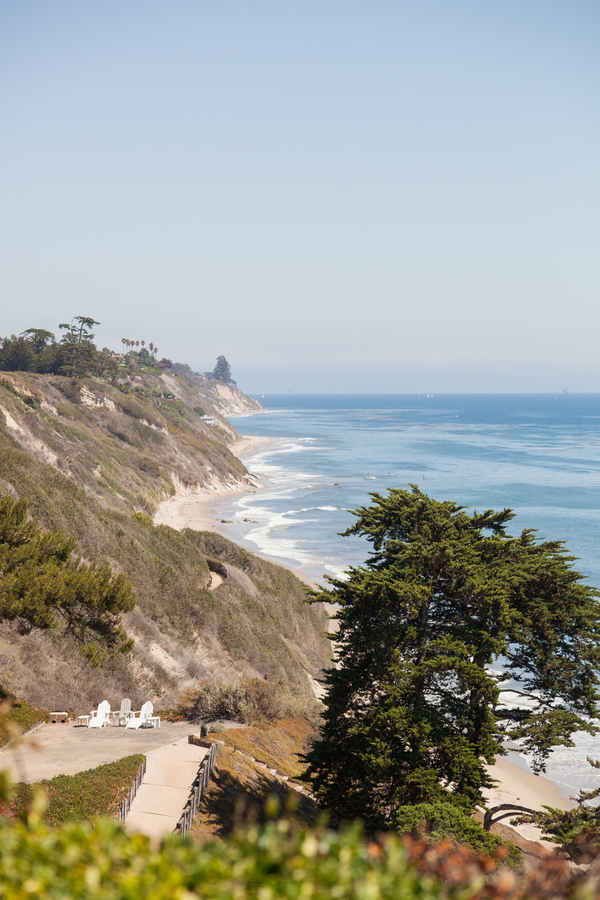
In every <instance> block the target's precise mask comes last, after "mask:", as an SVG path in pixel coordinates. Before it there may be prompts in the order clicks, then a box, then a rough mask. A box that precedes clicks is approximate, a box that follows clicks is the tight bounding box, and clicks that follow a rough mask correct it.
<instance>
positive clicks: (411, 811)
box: [396, 802, 523, 868]
mask: <svg viewBox="0 0 600 900" xmlns="http://www.w3.org/2000/svg"><path fill="white" fill-rule="evenodd" d="M396 828H397V830H398V833H399V834H412V835H413V836H414V837H417V838H422V837H424V838H426V839H427V840H428V841H430V842H431V843H434V844H437V843H439V842H440V841H443V840H449V841H451V842H452V843H453V844H454V845H455V846H457V845H459V844H467V845H468V846H469V847H470V848H471V850H473V851H474V852H475V853H485V854H487V855H488V856H495V855H496V853H497V851H498V849H499V848H500V847H504V848H505V849H506V851H507V853H508V856H507V861H508V864H509V865H510V866H513V867H516V868H520V867H521V866H522V861H523V856H522V854H521V851H520V850H519V849H518V847H515V846H514V844H511V843H509V842H508V841H503V840H502V838H499V837H498V836H497V835H495V834H491V833H490V832H489V831H484V830H483V828H482V827H481V825H479V824H478V823H477V822H476V821H475V820H474V819H472V818H471V816H469V815H467V814H466V813H464V812H462V810H460V809H459V808H458V807H457V806H454V805H453V804H451V803H439V802H438V803H417V804H415V805H413V806H401V807H400V808H399V809H398V812H397V815H396Z"/></svg>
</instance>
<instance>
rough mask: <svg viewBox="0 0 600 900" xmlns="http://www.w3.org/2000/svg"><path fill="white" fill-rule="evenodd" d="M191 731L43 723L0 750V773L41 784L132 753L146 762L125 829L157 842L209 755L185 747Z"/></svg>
mask: <svg viewBox="0 0 600 900" xmlns="http://www.w3.org/2000/svg"><path fill="white" fill-rule="evenodd" d="M192 732H197V729H196V728H194V727H193V726H191V725H189V723H187V722H164V723H163V724H162V727H161V728H138V729H136V730H134V729H126V728H123V727H118V726H116V725H113V726H110V725H107V726H106V727H105V728H85V727H81V726H77V725H74V724H73V723H71V722H66V723H64V724H58V723H57V724H54V725H52V724H45V725H42V726H40V727H39V728H36V729H34V730H33V731H31V732H29V733H28V734H26V735H25V736H24V737H23V738H21V740H19V741H18V742H17V743H16V744H11V745H9V746H7V747H4V748H3V749H2V750H0V769H8V770H9V772H10V775H11V777H12V779H13V781H25V782H29V783H31V782H33V781H42V779H44V778H54V776H55V775H76V774H77V773H78V772H83V771H85V770H86V769H95V768H96V767H97V766H101V765H103V764H104V763H110V762H115V761H116V760H117V759H122V758H123V757H124V756H130V755H131V754H132V753H143V754H144V756H145V757H146V759H147V763H146V775H145V776H144V781H143V783H142V786H141V788H140V790H139V791H138V794H137V797H136V798H135V799H134V801H133V803H132V805H131V811H130V813H129V816H128V817H127V821H126V823H125V827H126V829H127V831H128V832H130V833H132V832H141V833H142V834H146V835H148V837H149V838H150V839H151V840H152V842H153V843H155V844H157V843H158V842H159V840H160V838H161V837H162V836H163V835H164V834H167V833H168V832H170V831H173V830H174V828H175V826H176V825H177V822H178V821H179V818H180V816H181V813H182V812H183V808H184V806H185V804H186V803H187V799H188V797H189V794H190V789H191V786H192V782H193V780H194V778H195V777H196V775H197V773H198V767H199V766H200V763H201V762H202V760H203V758H204V757H205V756H206V754H207V753H208V752H209V751H208V750H206V749H205V748H204V747H196V746H195V745H194V744H189V743H188V735H189V734H190V733H192Z"/></svg>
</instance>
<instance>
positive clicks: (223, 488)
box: [154, 437, 575, 850]
mask: <svg viewBox="0 0 600 900" xmlns="http://www.w3.org/2000/svg"><path fill="white" fill-rule="evenodd" d="M272 442H273V439H272V438H263V437H243V438H241V440H239V441H236V443H234V444H231V445H230V448H229V449H230V450H231V452H232V453H233V454H234V455H235V456H237V457H238V458H240V459H241V458H243V457H244V456H249V455H251V454H252V453H254V452H256V450H257V449H258V448H259V447H261V446H264V445H265V444H269V443H272ZM260 487H261V483H260V481H259V480H258V479H256V478H255V479H253V480H252V481H251V482H249V483H248V484H242V483H236V484H232V485H215V486H214V487H209V488H202V489H197V490H196V491H193V492H191V491H188V492H187V493H186V492H185V491H184V490H182V491H180V492H178V494H177V495H176V496H174V497H171V498H169V499H168V500H165V501H164V502H163V503H161V504H160V506H159V508H158V510H157V512H156V514H155V516H154V521H155V522H156V523H157V524H161V525H170V526H171V527H172V528H175V529H177V530H181V529H182V528H194V529H196V530H198V531H219V530H220V529H219V525H220V524H221V521H220V517H219V516H218V514H217V507H218V505H219V503H220V502H221V501H223V500H228V499H230V498H231V497H234V496H235V495H236V494H243V493H246V492H248V491H256V490H260ZM288 568H289V567H288ZM292 571H293V572H294V574H295V575H297V576H298V577H299V578H300V579H301V580H302V581H304V582H305V583H306V584H309V585H310V586H311V587H314V586H315V585H314V583H313V582H311V580H310V578H309V577H308V576H307V575H305V574H304V573H302V572H299V571H297V570H292ZM489 768H490V772H491V775H492V777H493V778H495V779H496V780H497V781H498V784H497V785H496V787H494V788H492V789H490V790H487V791H484V795H485V797H486V800H487V802H488V806H489V807H494V806H500V805H503V804H508V803H514V804H516V805H518V806H524V807H529V808H531V809H541V808H542V806H551V807H555V808H557V809H571V808H572V807H573V806H574V805H575V803H574V802H573V800H569V799H567V798H566V797H565V796H564V795H563V794H561V792H560V790H559V789H558V787H557V786H556V785H555V784H554V783H553V782H552V781H550V780H549V779H547V778H544V777H543V776H538V775H534V774H533V773H532V772H531V771H528V770H527V769H525V768H523V767H522V766H521V765H517V764H516V763H515V762H511V761H510V756H509V758H507V757H498V758H497V760H496V764H495V765H494V766H491V767H489ZM515 815H517V813H515ZM502 824H504V825H509V824H510V818H507V819H503V820H502ZM516 830H517V831H518V832H519V834H521V835H522V836H523V837H524V838H526V839H527V840H530V841H540V840H541V839H542V835H541V832H540V830H539V829H538V828H536V827H535V826H534V825H519V826H518V828H517V829H516ZM544 846H546V847H548V849H549V850H551V849H552V848H553V847H554V845H553V844H550V843H544Z"/></svg>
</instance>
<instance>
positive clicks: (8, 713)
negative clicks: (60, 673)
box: [0, 687, 48, 747]
mask: <svg viewBox="0 0 600 900" xmlns="http://www.w3.org/2000/svg"><path fill="white" fill-rule="evenodd" d="M47 721H48V713H47V712H46V711H45V710H43V709H37V707H35V706H32V705H31V704H30V703H26V702H25V700H18V699H17V698H16V697H15V695H14V694H12V693H11V692H10V691H5V690H4V689H3V688H2V687H0V747H4V745H5V744H8V742H9V741H10V740H12V738H13V737H14V735H15V731H18V732H20V733H21V734H23V733H24V732H26V731H29V729H30V728H33V727H34V726H35V725H39V723H40V722H47ZM11 726H13V727H12V728H11Z"/></svg>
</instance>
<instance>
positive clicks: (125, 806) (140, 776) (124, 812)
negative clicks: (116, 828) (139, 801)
mask: <svg viewBox="0 0 600 900" xmlns="http://www.w3.org/2000/svg"><path fill="white" fill-rule="evenodd" d="M145 774H146V760H144V762H143V763H142V765H141V766H140V771H139V772H138V773H137V775H136V776H135V778H134V780H133V784H132V785H131V787H130V788H129V793H128V794H127V796H126V797H125V799H124V800H121V806H120V807H119V825H124V824H125V819H126V818H127V816H128V815H129V810H130V809H131V804H132V803H133V798H134V797H135V795H136V794H137V792H138V790H139V788H140V785H141V783H142V781H143V780H144V775H145Z"/></svg>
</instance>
